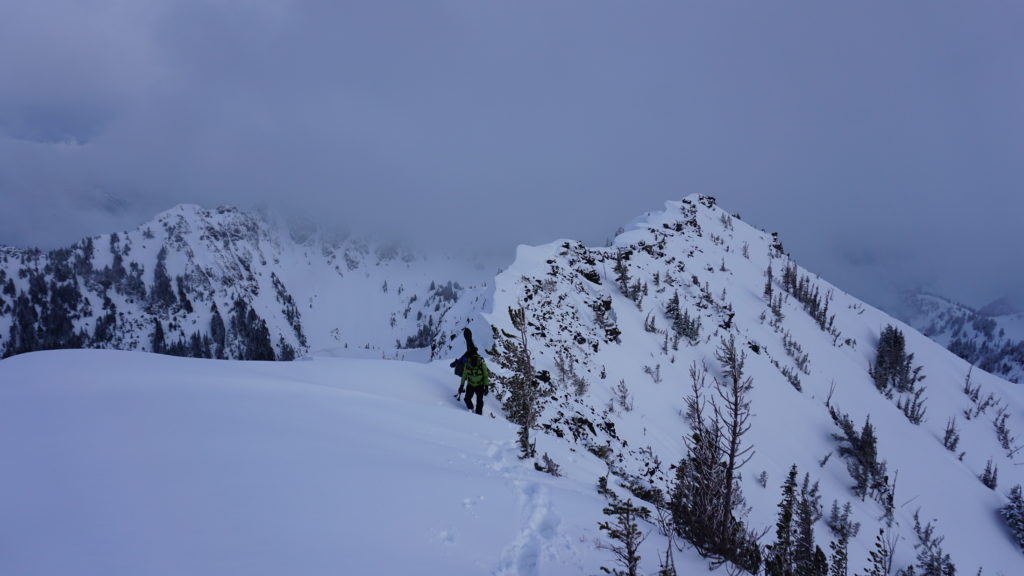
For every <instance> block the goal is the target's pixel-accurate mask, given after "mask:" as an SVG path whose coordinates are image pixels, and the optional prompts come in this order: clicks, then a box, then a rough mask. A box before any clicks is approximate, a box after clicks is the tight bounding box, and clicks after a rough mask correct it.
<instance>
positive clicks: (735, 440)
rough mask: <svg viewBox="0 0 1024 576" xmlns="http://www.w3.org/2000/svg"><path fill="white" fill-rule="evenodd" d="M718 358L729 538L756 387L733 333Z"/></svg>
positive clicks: (749, 452)
mask: <svg viewBox="0 0 1024 576" xmlns="http://www.w3.org/2000/svg"><path fill="white" fill-rule="evenodd" d="M715 357H716V358H717V359H718V362H719V363H720V364H721V367H722V372H723V373H724V379H723V380H718V379H717V378H716V379H715V388H716V390H717V391H718V398H719V399H720V401H721V403H719V402H714V403H712V406H713V408H714V412H715V420H716V421H717V422H718V426H720V428H721V430H722V434H721V435H720V436H719V441H720V442H721V450H722V454H723V455H724V456H725V486H724V488H725V494H724V497H725V501H724V506H725V512H726V525H724V526H722V529H723V538H727V537H728V535H730V534H732V533H733V531H734V528H735V527H734V526H732V525H730V522H731V520H732V514H733V513H734V512H735V511H736V509H737V504H738V503H739V502H740V498H739V494H738V493H739V483H738V482H736V474H737V472H738V471H739V469H740V468H741V467H743V465H744V464H746V463H747V462H748V461H749V460H750V458H751V457H753V446H743V436H744V435H745V434H746V433H747V432H749V431H750V423H749V420H750V398H749V394H750V391H751V390H753V388H754V381H753V379H752V378H750V377H746V378H745V377H744V375H743V364H744V361H745V360H746V354H745V353H744V352H743V351H742V350H737V349H736V338H735V336H733V335H731V334H730V335H729V338H728V339H723V340H722V342H721V344H720V345H719V348H718V351H717V353H716V354H715Z"/></svg>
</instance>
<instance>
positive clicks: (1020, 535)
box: [999, 484, 1024, 549]
mask: <svg viewBox="0 0 1024 576" xmlns="http://www.w3.org/2000/svg"><path fill="white" fill-rule="evenodd" d="M1007 497H1008V498H1009V499H1010V501H1009V502H1008V503H1007V504H1006V506H1003V507H1002V508H1000V509H999V515H1000V516H1002V517H1003V520H1004V521H1005V522H1006V526H1007V528H1009V529H1010V534H1012V535H1013V539H1014V540H1015V541H1016V542H1017V544H1019V545H1020V547H1021V549H1024V494H1022V492H1021V486H1020V484H1017V485H1016V486H1014V487H1013V488H1012V489H1010V493H1009V494H1008V495H1007Z"/></svg>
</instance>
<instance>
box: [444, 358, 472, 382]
mask: <svg viewBox="0 0 1024 576" xmlns="http://www.w3.org/2000/svg"><path fill="white" fill-rule="evenodd" d="M468 361H469V356H468V355H466V354H463V355H462V356H460V357H458V358H456V359H455V360H454V361H453V362H452V363H451V364H449V366H451V367H452V368H455V375H456V376H460V377H461V376H462V371H463V370H465V369H466V362H468Z"/></svg>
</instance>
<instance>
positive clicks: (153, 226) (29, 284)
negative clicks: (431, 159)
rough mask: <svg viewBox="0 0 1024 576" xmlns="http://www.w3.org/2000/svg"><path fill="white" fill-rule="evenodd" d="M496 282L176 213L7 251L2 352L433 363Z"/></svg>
mask: <svg viewBox="0 0 1024 576" xmlns="http://www.w3.org/2000/svg"><path fill="white" fill-rule="evenodd" d="M486 283H487V279H486V276H484V275H482V274H481V273H480V272H479V271H478V270H475V269H474V268H473V267H472V266H469V265H466V264H465V263H462V262H460V261H457V260H453V259H447V260H444V259H437V258H435V259H433V260H429V259H428V258H427V257H425V256H423V255H418V254H414V253H412V252H411V251H409V250H405V249H402V248H401V247H398V246H394V245H387V246H384V245H373V244H371V243H369V242H367V241H365V240H361V239H357V238H341V237H337V236H335V235H331V234H328V233H325V232H324V231H322V230H319V229H317V228H316V227H312V226H304V227H297V226H287V225H285V224H284V223H282V222H279V221H274V220H272V219H271V218H270V217H268V216H266V215H260V214H254V213H247V212H243V211H241V210H238V209H235V208H227V207H222V208H218V209H216V210H206V209H203V208H201V207H198V206H194V205H180V206H177V207H175V208H173V209H171V210H168V211H166V212H164V213H162V214H160V215H158V216H157V217H156V218H155V219H154V220H153V221H152V222H150V223H148V224H144V225H142V226H140V227H139V228H137V229H136V230H134V231H130V232H122V233H114V234H108V235H102V236H97V237H92V238H86V239H84V240H82V241H80V242H77V243H76V244H74V245H72V246H70V247H68V248H63V249H58V250H52V251H49V252H42V251H39V250H32V249H15V248H9V247H5V248H0V351H2V353H3V355H4V356H10V355H13V354H18V353H22V352H28V351H32V350H44V349H54V348H117V349H125V350H147V351H156V352H164V353H170V354H175V355H180V356H193V357H210V358H237V359H263V360H272V359H292V358H295V357H296V356H302V355H305V354H307V353H309V352H312V351H315V352H317V353H319V354H335V355H348V356H352V355H367V356H374V355H375V356H378V357H381V356H388V357H398V356H404V355H406V354H409V353H411V354H415V355H422V354H424V353H425V354H426V355H427V356H430V355H436V354H442V353H447V352H448V351H449V350H450V348H451V347H452V345H453V344H452V338H451V336H452V335H454V334H455V333H456V332H458V331H459V329H460V328H461V326H463V325H466V324H467V323H469V324H470V325H472V322H473V321H474V320H475V318H476V315H477V314H478V312H479V311H480V310H481V309H483V308H484V307H485V305H486V290H484V286H485V284H486ZM412 349H417V350H418V352H410V351H411V350H412Z"/></svg>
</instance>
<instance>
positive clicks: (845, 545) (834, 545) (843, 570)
mask: <svg viewBox="0 0 1024 576" xmlns="http://www.w3.org/2000/svg"><path fill="white" fill-rule="evenodd" d="M828 547H829V548H830V549H831V550H832V561H831V569H830V570H829V573H828V576H849V564H850V555H849V548H850V538H849V536H848V535H847V534H845V533H844V534H840V535H839V539H838V540H833V541H832V542H829V544H828Z"/></svg>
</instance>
